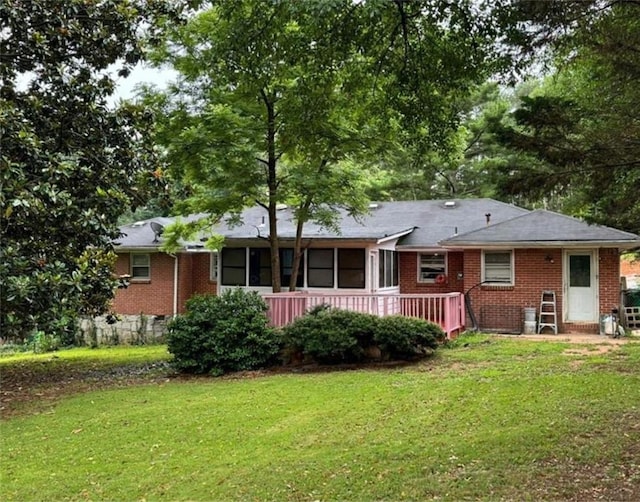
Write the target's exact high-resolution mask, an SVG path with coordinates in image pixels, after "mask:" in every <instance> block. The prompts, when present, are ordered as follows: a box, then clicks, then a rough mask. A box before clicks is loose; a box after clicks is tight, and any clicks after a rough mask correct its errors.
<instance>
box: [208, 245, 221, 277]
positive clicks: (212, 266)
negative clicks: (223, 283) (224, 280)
mask: <svg viewBox="0 0 640 502" xmlns="http://www.w3.org/2000/svg"><path fill="white" fill-rule="evenodd" d="M219 262H220V260H219V258H218V253H217V252H215V253H211V257H210V259H209V280H210V281H211V282H218V276H219V272H218V264H219Z"/></svg>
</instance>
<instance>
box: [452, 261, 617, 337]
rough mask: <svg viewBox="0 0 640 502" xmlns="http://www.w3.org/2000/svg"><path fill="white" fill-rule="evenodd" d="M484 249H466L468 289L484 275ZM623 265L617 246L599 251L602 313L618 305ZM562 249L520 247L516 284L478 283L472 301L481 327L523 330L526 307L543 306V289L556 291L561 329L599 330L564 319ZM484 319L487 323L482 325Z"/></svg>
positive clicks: (537, 307)
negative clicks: (620, 262)
mask: <svg viewBox="0 0 640 502" xmlns="http://www.w3.org/2000/svg"><path fill="white" fill-rule="evenodd" d="M480 260H481V251H479V250H468V251H465V253H464V288H465V291H466V290H469V289H471V288H472V287H473V286H476V285H477V284H478V283H479V282H480V277H481V275H480V274H481V264H480ZM619 275H620V265H619V259H618V252H617V250H615V249H601V250H600V254H599V283H600V290H599V297H600V305H599V309H600V312H601V313H606V312H609V311H610V310H611V307H612V306H614V305H618V303H619V295H620V287H619ZM562 281H563V278H562V250H561V249H550V250H542V249H516V250H515V284H514V286H478V287H476V288H474V289H473V290H472V291H471V293H470V296H471V301H472V306H473V310H474V312H475V315H476V318H477V320H478V322H479V323H480V325H481V326H480V327H481V328H482V327H485V328H492V329H498V330H500V329H502V330H505V331H515V330H521V329H522V325H523V311H524V308H525V307H535V308H536V310H539V307H540V295H541V293H542V291H543V290H553V291H555V292H556V312H557V316H558V330H559V331H560V332H566V331H580V332H596V331H597V330H598V325H597V324H581V325H569V324H567V325H565V324H564V323H563V322H562V310H563V304H562V302H563V288H562ZM483 320H484V324H485V326H483V325H482V321H483Z"/></svg>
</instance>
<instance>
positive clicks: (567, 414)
mask: <svg viewBox="0 0 640 502" xmlns="http://www.w3.org/2000/svg"><path fill="white" fill-rule="evenodd" d="M597 349H598V347H597V346H592V347H587V346H572V345H568V344H562V343H546V342H527V341H517V340H516V341H513V340H503V339H498V338H489V337H482V336H473V337H465V338H464V339H463V340H462V341H461V342H460V343H458V346H457V347H456V348H452V349H441V350H439V353H438V355H437V356H436V357H435V358H432V359H430V360H426V361H422V362H420V363H417V364H413V365H410V366H406V367H402V368H398V367H395V368H386V369H385V368H379V369H370V368H368V369H359V370H351V371H344V372H315V373H311V372H302V373H287V374H267V375H258V377H257V378H254V376H255V375H244V376H243V377H242V378H221V379H189V380H181V379H162V380H157V381H154V383H152V384H146V385H138V386H128V387H125V388H115V389H109V390H99V391H93V392H87V393H82V394H79V395H75V396H71V397H66V398H62V399H60V400H59V401H57V402H55V404H54V405H52V406H49V407H48V408H45V409H42V408H41V407H38V406H37V405H36V404H29V405H28V406H33V408H29V407H27V408H26V409H23V410H22V412H21V413H20V414H18V415H14V416H11V417H10V418H7V419H5V420H3V421H2V422H0V426H1V427H2V430H1V434H2V456H1V460H0V468H1V473H2V478H1V480H0V481H1V482H0V499H1V500H16V501H29V500H380V499H389V500H391V499H392V500H403V499H404V500H430V499H438V500H462V499H485V500H499V499H511V500H513V499H517V500H540V499H545V500H549V499H553V500H563V499H564V500H569V499H572V500H595V499H598V497H600V498H602V499H605V500H619V499H626V500H633V499H637V498H638V497H640V465H639V464H640V462H639V461H638V458H639V457H640V375H639V373H638V369H639V368H640V344H639V343H637V342H634V343H630V344H627V345H625V346H622V347H620V348H616V349H615V350H613V351H611V352H607V353H601V352H600V351H599V350H597ZM135 350H142V351H143V352H144V349H135ZM151 350H156V351H157V352H156V353H155V356H154V357H159V358H163V357H164V358H166V354H165V355H163V353H162V352H161V350H158V349H151ZM567 350H570V351H571V352H570V353H567ZM98 352H99V351H98ZM98 352H94V354H97V353H98ZM89 354H91V352H89ZM59 357H60V358H62V357H63V356H62V353H61V354H60V356H59ZM81 360H82V358H79V359H78V361H81ZM37 361H38V360H37V359H36V362H35V363H34V364H36V363H37ZM147 361H148V359H147ZM20 364H23V365H25V364H27V363H26V362H25V361H24V360H22V361H20ZM11 366H12V364H10V363H9V362H8V361H7V359H5V358H2V359H0V371H4V370H5V369H8V368H10V367H11Z"/></svg>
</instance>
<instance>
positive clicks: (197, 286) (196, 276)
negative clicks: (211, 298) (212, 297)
mask: <svg viewBox="0 0 640 502" xmlns="http://www.w3.org/2000/svg"><path fill="white" fill-rule="evenodd" d="M210 266H211V255H209V253H196V254H194V255H193V259H192V265H191V278H192V285H193V293H194V294H196V293H197V294H204V293H211V294H216V290H217V284H216V283H215V282H214V281H211V279H210V277H211V275H210V270H209V269H210Z"/></svg>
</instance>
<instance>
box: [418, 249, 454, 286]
mask: <svg viewBox="0 0 640 502" xmlns="http://www.w3.org/2000/svg"><path fill="white" fill-rule="evenodd" d="M446 258H447V257H446V254H444V253H420V255H418V282H427V283H435V282H436V279H437V277H438V276H439V275H446V273H447V259H446Z"/></svg>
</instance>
